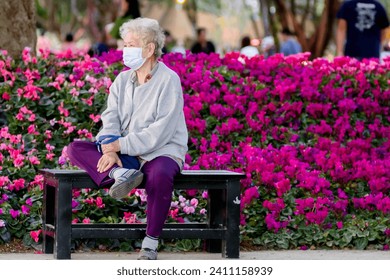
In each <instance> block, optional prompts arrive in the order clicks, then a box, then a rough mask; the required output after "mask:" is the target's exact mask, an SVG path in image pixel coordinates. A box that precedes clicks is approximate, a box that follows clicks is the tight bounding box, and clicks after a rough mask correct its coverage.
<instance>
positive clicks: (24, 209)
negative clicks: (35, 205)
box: [21, 205, 30, 215]
mask: <svg viewBox="0 0 390 280" xmlns="http://www.w3.org/2000/svg"><path fill="white" fill-rule="evenodd" d="M21 209H22V214H23V215H28V214H29V213H30V207H28V206H26V205H22V207H21Z"/></svg>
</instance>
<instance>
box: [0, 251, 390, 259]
mask: <svg viewBox="0 0 390 280" xmlns="http://www.w3.org/2000/svg"><path fill="white" fill-rule="evenodd" d="M136 258H137V253H135V252H132V253H122V252H120V253H105V252H98V253H89V252H88V253H87V252H83V253H73V254H72V259H74V260H134V259H136ZM52 259H53V255H51V254H47V255H45V254H34V253H7V254H0V260H52ZM222 259H223V258H222V256H221V254H214V253H213V254H210V253H183V252H180V253H167V252H160V253H159V260H222ZM240 260H390V251H366V250H307V251H302V250H297V251H254V252H241V253H240Z"/></svg>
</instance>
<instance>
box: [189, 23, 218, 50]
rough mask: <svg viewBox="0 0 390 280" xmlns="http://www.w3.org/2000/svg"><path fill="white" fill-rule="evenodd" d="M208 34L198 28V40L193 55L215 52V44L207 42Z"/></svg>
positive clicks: (192, 48) (203, 29) (193, 46)
mask: <svg viewBox="0 0 390 280" xmlns="http://www.w3.org/2000/svg"><path fill="white" fill-rule="evenodd" d="M206 33H207V32H206V29H205V28H198V29H197V30H196V34H197V40H196V42H195V43H194V44H193V45H192V47H191V52H192V53H207V54H210V53H214V52H215V46H214V44H213V42H211V41H209V40H207V36H206Z"/></svg>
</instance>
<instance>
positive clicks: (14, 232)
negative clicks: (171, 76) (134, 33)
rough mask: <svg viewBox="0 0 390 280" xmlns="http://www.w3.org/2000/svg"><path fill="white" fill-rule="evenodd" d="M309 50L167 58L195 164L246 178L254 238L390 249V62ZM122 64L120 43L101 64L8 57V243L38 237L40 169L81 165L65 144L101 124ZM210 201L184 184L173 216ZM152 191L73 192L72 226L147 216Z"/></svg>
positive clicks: (1, 212)
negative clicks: (71, 160)
mask: <svg viewBox="0 0 390 280" xmlns="http://www.w3.org/2000/svg"><path fill="white" fill-rule="evenodd" d="M308 57H309V55H308V54H300V55H296V56H290V57H286V58H285V57H283V56H281V55H274V56H272V57H270V58H268V59H263V58H262V57H255V58H252V59H250V60H248V59H246V58H242V57H240V56H239V54H237V53H231V54H228V55H226V56H225V57H224V58H220V57H219V56H217V55H205V54H199V55H190V54H188V55H187V56H186V57H183V56H182V55H181V54H168V55H166V56H165V57H164V58H163V59H162V60H163V61H164V62H165V63H166V64H167V65H168V66H169V67H171V68H172V69H173V70H174V71H176V72H177V73H178V75H179V76H180V78H181V81H182V86H183V90H184V100H185V108H184V113H185V116H186V121H187V126H188V130H189V134H190V139H189V152H188V155H187V157H186V165H185V168H187V169H231V170H235V171H240V172H244V173H245V174H246V179H245V180H243V181H242V183H243V189H242V197H241V209H242V213H241V237H242V241H243V242H251V243H253V244H255V245H259V246H262V247H264V248H275V249H287V248H302V249H306V248H316V247H321V248H345V247H349V248H358V249H364V248H377V249H388V247H389V244H390V221H389V212H390V197H389V190H390V159H389V154H390V140H389V139H390V137H389V136H390V127H389V123H390V113H389V108H390V85H389V78H390V74H389V68H390V61H389V60H388V61H387V62H385V63H384V64H378V63H377V62H375V61H364V62H363V63H360V62H358V61H356V60H353V59H349V58H336V59H335V60H334V61H333V62H330V61H328V60H325V59H316V60H313V61H311V60H308ZM120 60H121V53H120V52H112V53H109V54H106V55H104V56H103V57H100V58H99V59H95V58H89V57H88V56H86V57H75V56H74V55H72V54H71V53H64V54H59V55H57V56H53V55H52V54H49V53H43V54H42V55H41V56H40V57H31V55H30V54H29V52H28V51H27V50H26V51H24V52H23V58H22V59H21V60H18V61H15V60H13V59H11V58H10V57H8V56H7V55H6V54H2V55H0V71H1V75H0V104H1V109H2V113H3V119H4V120H3V121H4V125H3V126H2V128H1V130H0V163H1V167H0V168H1V169H0V195H1V196H0V243H1V242H7V241H9V240H10V239H11V237H17V238H24V241H25V243H26V244H31V243H32V242H39V240H40V236H41V233H40V230H39V229H40V226H41V224H40V213H41V200H40V199H41V197H42V178H41V177H40V176H39V175H37V170H38V169H39V168H42V167H49V168H53V167H57V168H71V167H69V165H68V163H67V157H66V145H67V144H68V143H69V142H70V141H72V140H73V139H77V138H80V139H92V135H95V134H96V132H97V131H98V129H99V126H100V113H101V112H102V109H103V108H104V104H105V100H106V97H107V94H108V87H109V86H110V84H111V82H112V80H113V79H114V77H115V76H116V75H117V74H118V72H119V71H122V70H123V69H122V64H121V61H120ZM0 118H1V116H0ZM0 120H1V119H0ZM64 147H65V148H64ZM206 197H207V193H206V192H196V191H195V192H192V191H187V192H180V193H176V194H175V196H174V201H173V203H172V208H171V211H170V215H169V221H170V222H187V221H200V220H202V219H203V217H204V215H206V214H207V211H206V210H205V209H206V201H205V198H206ZM145 199H146V193H145V192H144V191H143V190H135V191H133V192H132V195H131V196H129V197H128V198H126V199H125V200H124V201H117V200H114V199H111V198H110V197H109V196H108V195H107V191H106V190H99V191H97V190H83V191H75V192H74V199H73V215H74V222H75V223H81V222H83V223H90V222H96V223H97V222H127V223H136V222H140V221H144V219H145V215H144V209H145V206H146V205H145ZM121 246H123V249H127V247H126V246H128V245H126V243H122V245H121ZM197 246H200V243H199V242H198V241H194V242H187V241H183V242H182V243H179V245H178V247H179V248H180V249H183V250H188V249H191V248H195V247H197Z"/></svg>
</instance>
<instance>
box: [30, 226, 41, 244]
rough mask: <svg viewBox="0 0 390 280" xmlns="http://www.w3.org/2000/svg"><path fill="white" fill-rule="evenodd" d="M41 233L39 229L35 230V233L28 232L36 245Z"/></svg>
mask: <svg viewBox="0 0 390 280" xmlns="http://www.w3.org/2000/svg"><path fill="white" fill-rule="evenodd" d="M41 232H42V230H41V229H39V230H35V231H30V237H31V238H32V239H33V240H34V241H35V242H36V243H38V241H39V236H40V235H41Z"/></svg>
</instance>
